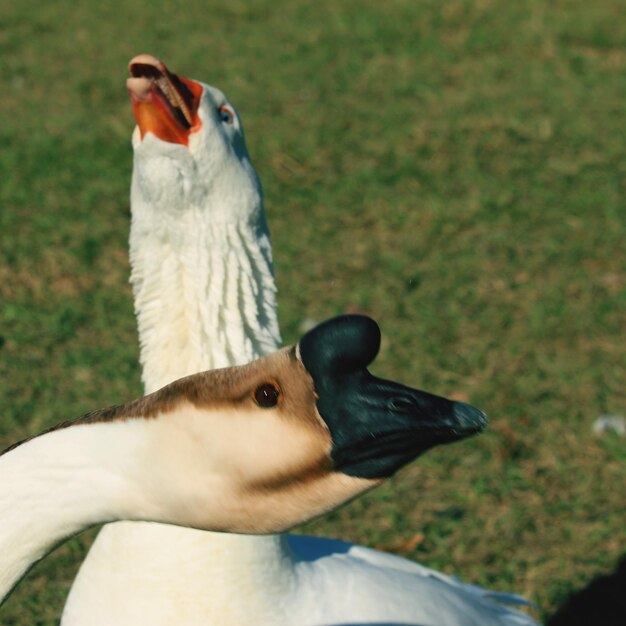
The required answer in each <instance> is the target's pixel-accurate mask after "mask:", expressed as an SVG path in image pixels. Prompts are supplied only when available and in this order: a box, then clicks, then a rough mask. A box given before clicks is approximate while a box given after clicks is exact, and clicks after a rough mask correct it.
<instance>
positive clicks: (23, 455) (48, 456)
mask: <svg viewBox="0 0 626 626" xmlns="http://www.w3.org/2000/svg"><path fill="white" fill-rule="evenodd" d="M116 430H117V429H116V428H115V427H113V426H107V425H104V424H103V425H90V426H74V427H69V428H64V429H61V430H58V431H54V432H51V433H48V434H46V435H42V436H40V437H37V438H35V439H33V440H31V441H28V442H26V443H23V444H21V445H20V446H18V447H17V448H15V449H14V450H10V451H9V452H6V453H5V454H3V455H2V456H0V603H1V602H2V600H3V599H4V598H5V596H6V595H7V594H8V593H9V592H10V591H11V589H12V588H13V586H14V585H15V584H16V583H17V582H18V581H19V579H20V578H21V577H22V576H23V575H24V574H25V573H26V572H27V570H28V569H29V568H30V566H31V565H32V564H33V563H35V562H36V561H38V560H39V559H41V558H42V557H44V556H45V555H46V554H47V553H48V552H50V551H51V550H52V549H53V548H54V547H55V546H56V545H57V544H59V543H60V542H61V541H63V540H64V539H66V538H68V537H69V536H71V535H74V534H76V533H78V532H80V531H81V530H83V529H84V528H87V527H89V526H92V525H93V524H97V523H101V522H105V521H110V520H114V519H119V518H120V517H126V516H127V515H128V513H129V510H128V508H127V507H128V505H129V503H132V502H133V500H134V498H135V495H136V494H134V493H133V490H132V489H131V488H130V487H129V483H128V482H127V479H126V478H124V475H125V474H124V471H125V469H128V468H124V466H123V463H121V464H120V463H116V462H115V458H110V457H118V458H119V455H123V456H124V457H125V458H127V459H132V458H133V455H132V454H131V453H132V452H134V450H135V444H134V443H133V442H134V441H135V440H136V437H135V436H134V435H133V433H132V432H130V433H129V432H126V433H125V435H126V436H125V438H124V439H122V438H118V437H116V436H115V435H116ZM132 430H133V429H132V428H130V429H128V428H127V429H126V431H132ZM112 444H114V447H112ZM107 450H109V452H107ZM110 450H115V452H114V453H113V454H111V453H110ZM116 465H117V467H116ZM135 504H136V502H135V503H134V504H133V506H134V505H135Z"/></svg>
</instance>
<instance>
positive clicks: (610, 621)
mask: <svg viewBox="0 0 626 626" xmlns="http://www.w3.org/2000/svg"><path fill="white" fill-rule="evenodd" d="M599 624H601V625H602V626H624V624H626V555H625V556H623V557H622V559H621V560H620V562H619V563H618V565H617V568H616V569H615V571H614V572H613V573H612V574H609V575H607V576H602V577H600V578H596V579H595V580H593V581H592V582H591V583H590V584H589V585H588V586H587V587H585V588H584V589H581V590H580V591H577V592H575V593H573V594H572V595H571V596H570V597H569V599H568V600H567V602H566V603H565V604H564V605H563V606H562V607H561V608H560V609H559V610H558V611H557V612H556V614H555V615H554V617H552V618H551V619H550V620H549V621H548V622H547V624H546V626H598V625H599Z"/></svg>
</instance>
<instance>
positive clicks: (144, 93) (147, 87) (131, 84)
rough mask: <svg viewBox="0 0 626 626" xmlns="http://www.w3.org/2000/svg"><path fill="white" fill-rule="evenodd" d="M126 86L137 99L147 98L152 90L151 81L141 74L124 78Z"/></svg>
mask: <svg viewBox="0 0 626 626" xmlns="http://www.w3.org/2000/svg"><path fill="white" fill-rule="evenodd" d="M126 88H127V89H128V91H129V92H130V93H131V94H133V95H134V96H135V97H136V98H137V99H138V100H147V99H148V96H149V95H150V92H151V90H152V81H151V80H150V79H149V78H145V77H143V76H141V77H138V78H135V77H132V78H127V79H126Z"/></svg>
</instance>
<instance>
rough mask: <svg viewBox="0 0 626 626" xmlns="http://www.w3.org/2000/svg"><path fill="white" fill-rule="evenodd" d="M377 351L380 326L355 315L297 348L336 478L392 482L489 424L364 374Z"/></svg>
mask: <svg viewBox="0 0 626 626" xmlns="http://www.w3.org/2000/svg"><path fill="white" fill-rule="evenodd" d="M379 345H380V331H379V329H378V326H377V325H376V323H375V322H374V321H373V320H371V319H370V318H367V317H362V316H354V315H353V316H344V317H339V318H335V319H333V320H330V321H328V322H326V323H325V324H322V325H321V326H318V327H317V328H314V329H313V330H312V331H310V332H309V333H308V334H307V335H305V336H304V337H303V338H302V340H301V342H300V356H301V359H302V362H303V364H304V365H305V367H306V368H307V370H308V371H309V373H310V374H311V376H312V377H313V381H314V384H315V390H316V392H317V394H318V401H317V408H318V411H319V413H320V415H321V416H322V418H323V419H324V421H325V422H326V424H327V426H328V428H329V430H330V433H331V436H332V439H333V448H332V453H331V454H332V458H333V462H334V466H335V469H336V470H338V471H341V472H343V473H345V474H350V475H352V476H360V477H363V478H387V477H389V476H391V475H392V474H394V473H395V472H396V471H397V470H398V469H400V468H401V467H402V466H403V465H406V464H407V463H409V462H410V461H412V460H413V459H415V458H416V457H417V456H419V455H420V454H422V453H423V452H425V451H426V450H428V449H429V448H432V447H433V446H436V445H439V444H444V443H451V442H453V441H458V440H460V439H464V438H465V437H469V436H470V435H474V434H476V433H479V432H480V431H481V430H483V428H484V427H485V426H486V424H487V416H486V415H485V414H484V413H483V412H482V411H479V410H478V409H476V408H474V407H473V406H470V405H469V404H465V403H463V402H454V401H452V400H447V399H446V398H442V397H439V396H436V395H433V394H430V393H427V392H425V391H420V390H418V389H413V388H411V387H405V386H404V385H400V384H399V383H395V382H392V381H388V380H383V379H381V378H376V377H375V376H372V375H371V374H370V373H369V372H368V371H367V369H366V366H367V365H369V363H370V362H371V361H372V360H373V358H374V357H375V356H376V354H377V352H378V346H379Z"/></svg>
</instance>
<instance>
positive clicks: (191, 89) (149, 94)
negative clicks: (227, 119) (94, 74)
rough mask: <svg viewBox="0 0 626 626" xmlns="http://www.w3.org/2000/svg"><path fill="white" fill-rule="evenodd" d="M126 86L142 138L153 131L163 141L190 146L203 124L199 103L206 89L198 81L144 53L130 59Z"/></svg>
mask: <svg viewBox="0 0 626 626" xmlns="http://www.w3.org/2000/svg"><path fill="white" fill-rule="evenodd" d="M128 69H129V71H130V73H131V75H132V77H131V78H129V79H127V81H126V87H127V88H128V92H129V94H130V100H131V102H132V105H133V113H134V114H135V120H136V121H137V126H139V131H140V132H141V138H142V139H143V138H144V137H145V135H146V133H152V134H154V135H155V136H156V137H158V138H159V139H161V140H163V141H168V142H169V143H179V144H182V145H184V146H187V145H189V136H190V134H191V133H194V132H197V131H198V130H200V127H201V126H202V123H201V121H200V118H199V116H198V106H199V104H200V99H201V98H202V92H203V88H202V85H201V84H200V83H197V82H196V81H195V80H190V79H188V78H183V77H182V76H177V75H176V74H172V73H171V72H170V71H169V70H168V69H167V67H165V65H164V64H163V63H161V61H159V60H158V59H157V58H155V57H153V56H151V55H149V54H140V55H139V56H136V57H135V58H134V59H132V60H131V61H130V63H129V64H128Z"/></svg>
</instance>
